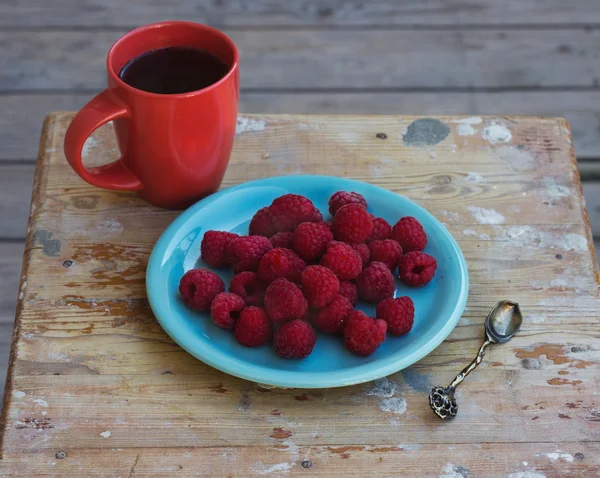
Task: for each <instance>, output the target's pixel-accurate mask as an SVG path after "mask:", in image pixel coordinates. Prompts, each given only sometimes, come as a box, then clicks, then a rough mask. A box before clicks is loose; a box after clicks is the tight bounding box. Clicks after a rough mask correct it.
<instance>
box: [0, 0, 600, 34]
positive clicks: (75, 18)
mask: <svg viewBox="0 0 600 478" xmlns="http://www.w3.org/2000/svg"><path fill="white" fill-rule="evenodd" d="M597 6H598V5H597V4H596V2H595V0H573V1H571V2H564V1H563V0H545V1H543V2H539V1H537V0H521V1H519V0H506V1H502V2H498V1H494V0H466V1H465V0H460V1H459V0H433V1H428V2H398V1H395V0H373V1H370V2H368V3H365V2H364V1H362V0H328V1H327V2H315V1H312V0H300V1H288V2H272V1H269V0H233V1H209V0H201V1H196V2H172V1H171V2H164V1H158V0H150V1H146V2H143V3H139V2H120V1H119V0H104V1H102V2H95V1H93V0H55V1H53V2H13V3H11V2H2V3H0V26H3V27H9V28H15V27H16V28H20V27H49V26H74V25H77V26H87V27H97V26H99V25H100V26H111V27H112V26H125V27H128V26H137V25H142V24H144V23H151V22H157V21H163V20H164V19H165V18H169V19H173V20H187V21H196V22H201V23H208V24H211V25H219V26H225V25H226V26H252V25H253V26H268V27H273V26H280V27H281V26H305V25H310V26H314V25H336V26H361V25H378V26H391V25H399V26H408V27H411V26H417V25H443V26H450V27H455V26H469V25H479V26H481V25H541V26H549V25H592V24H598V23H600V12H599V11H598V8H597Z"/></svg>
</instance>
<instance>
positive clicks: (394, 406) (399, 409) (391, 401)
mask: <svg viewBox="0 0 600 478" xmlns="http://www.w3.org/2000/svg"><path fill="white" fill-rule="evenodd" d="M379 409H380V410H381V411H382V412H386V413H396V414H398V415H402V414H403V413H404V412H406V400H404V399H403V398H397V397H396V398H384V399H383V400H381V402H379Z"/></svg>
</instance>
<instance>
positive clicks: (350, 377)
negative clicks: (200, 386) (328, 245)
mask: <svg viewBox="0 0 600 478" xmlns="http://www.w3.org/2000/svg"><path fill="white" fill-rule="evenodd" d="M340 190H345V191H356V192H359V193H360V194H362V195H363V196H364V197H365V198H366V199H367V202H368V203H369V210H370V211H371V212H372V213H373V214H376V215H377V216H381V217H383V218H385V219H386V220H387V221H389V222H390V223H392V224H394V223H395V222H396V221H397V220H398V219H399V218H400V217H402V216H414V217H416V218H417V219H418V220H419V221H421V224H423V227H424V228H425V231H426V233H427V237H428V241H427V248H426V249H425V252H427V253H429V254H432V255H433V256H435V258H436V259H437V261H438V269H437V272H436V275H435V277H434V279H433V281H432V282H430V283H429V284H427V285H426V286H425V287H421V288H416V289H412V288H410V287H406V286H405V285H403V284H402V283H401V282H400V281H398V280H396V296H402V295H408V296H410V297H411V298H412V299H413V301H414V303H415V310H416V312H415V323H414V326H413V328H412V330H411V331H410V332H409V333H408V334H406V335H404V336H402V337H391V336H389V335H388V337H387V339H386V341H385V342H384V343H383V344H382V345H381V346H380V347H379V348H378V349H377V351H376V352H375V353H373V354H372V355H371V356H369V357H357V356H355V355H353V354H351V353H350V352H348V351H347V350H346V349H345V348H344V344H343V341H342V340H341V339H340V338H339V337H330V336H327V335H325V334H322V333H319V334H318V339H317V344H316V345H315V348H314V350H313V352H312V354H311V355H309V356H308V357H307V358H305V359H304V360H284V359H281V358H279V357H278V356H277V355H276V354H275V352H274V351H273V348H272V347H271V346H270V345H265V346H263V347H260V348H256V349H250V348H246V347H242V346H241V345H239V344H238V343H237V342H236V340H235V338H234V336H233V334H232V333H231V332H228V331H225V330H222V329H220V328H218V327H217V326H216V325H214V323H213V322H212V320H211V319H210V317H209V314H203V313H198V312H194V311H192V310H190V309H188V308H187V307H186V306H185V305H184V303H183V302H182V301H181V299H180V298H179V294H178V291H177V288H178V285H179V280H180V279H181V276H183V274H184V273H185V272H186V271H188V270H189V269H193V268H195V267H207V266H206V264H204V263H203V262H202V260H201V259H200V258H199V257H200V241H201V240H202V236H203V235H204V232H205V231H207V230H210V229H217V230H224V231H232V232H236V233H238V234H247V233H248V224H249V222H250V219H251V218H252V216H253V215H254V213H255V212H256V211H257V210H258V209H260V208H261V207H263V206H266V205H269V204H270V203H271V201H273V199H275V198H276V197H278V196H281V195H283V194H286V193H296V194H302V195H305V196H307V197H309V198H310V199H311V200H312V201H313V202H314V204H315V205H316V206H317V207H318V208H319V209H320V210H321V212H322V213H323V216H324V217H328V216H329V214H328V212H327V211H328V208H327V202H328V200H329V197H330V196H331V195H332V194H333V193H334V192H336V191H340ZM215 272H216V273H218V274H219V275H220V276H221V278H222V279H223V280H224V281H225V283H226V284H228V283H229V281H230V280H231V277H232V275H233V274H232V272H230V271H226V270H215ZM146 288H147V292H148V299H149V301H150V305H151V307H152V310H153V311H154V314H155V315H156V318H157V319H158V321H159V322H160V324H161V325H162V327H163V328H164V329H165V331H166V332H167V333H168V334H169V335H170V336H171V337H172V338H173V340H175V342H177V343H178V344H179V345H180V346H181V347H183V348H184V349H185V350H187V351H188V352H189V353H190V354H192V355H193V356H194V357H196V358H198V359H200V360H202V361H203V362H205V363H207V364H208V365H211V366H212V367H215V368H217V369H219V370H222V371H223V372H226V373H228V374H231V375H235V376H236V377H241V378H244V379H247V380H252V381H254V382H258V383H263V384H269V385H275V386H279V387H295V388H327V387H342V386H346V385H352V384H356V383H362V382H366V381H369V380H374V379H376V378H379V377H384V376H386V375H389V374H391V373H394V372H397V371H398V370H402V369H403V368H406V367H408V366H409V365H411V364H413V363H415V362H416V361H418V360H420V359H422V358H423V357H425V356H426V355H427V354H428V353H430V352H431V351H432V350H433V349H435V348H436V347H437V346H438V345H439V344H440V343H441V342H442V341H443V340H444V339H445V338H446V337H447V336H448V335H449V334H450V332H451V331H452V329H454V326H455V325H456V323H457V322H458V319H459V318H460V316H461V314H462V312H463V310H464V307H465V303H466V300H467V292H468V289H469V277H468V273H467V266H466V264H465V259H464V257H463V254H462V252H461V250H460V248H459V247H458V244H457V243H456V241H455V240H454V239H453V237H452V236H451V235H450V233H449V232H448V231H447V230H446V228H445V227H444V226H443V225H442V224H441V223H440V222H439V221H438V220H437V219H436V218H435V217H433V216H432V215H431V214H430V213H428V212H427V211H426V210H425V209H423V208H422V207H421V206H418V205H417V204H415V203H414V202H412V201H410V200H409V199H407V198H405V197H403V196H399V195H398V194H395V193H393V192H391V191H388V190H386V189H382V188H380V187H377V186H373V185H371V184H367V183H363V182H359V181H353V180H349V179H341V178H335V177H328V176H285V177H274V178H268V179H261V180H258V181H252V182H249V183H245V184H241V185H239V186H235V187H232V188H229V189H225V190H223V191H220V192H218V193H216V194H213V195H212V196H209V197H207V198H205V199H203V200H201V201H199V202H198V203H196V204H195V205H193V206H192V207H190V208H189V209H188V210H186V211H185V212H183V213H182V214H181V215H180V216H179V217H178V218H177V219H176V220H175V221H173V223H172V224H171V225H170V226H169V227H168V228H167V230H166V231H165V232H164V233H163V235H162V236H161V237H160V239H159V240H158V242H157V243H156V246H155V247H154V250H153V251H152V255H151V256H150V262H149V264H148V270H147V273H146ZM359 308H361V309H363V310H364V311H365V312H367V313H368V314H369V315H375V314H374V312H375V311H374V307H372V306H367V305H365V304H359Z"/></svg>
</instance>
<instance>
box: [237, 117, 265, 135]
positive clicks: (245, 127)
mask: <svg viewBox="0 0 600 478" xmlns="http://www.w3.org/2000/svg"><path fill="white" fill-rule="evenodd" d="M266 126H267V122H266V121H265V120H263V119H260V118H249V117H247V116H238V119H237V125H236V128H235V133H236V134H243V133H250V132H255V131H264V130H265V128H266Z"/></svg>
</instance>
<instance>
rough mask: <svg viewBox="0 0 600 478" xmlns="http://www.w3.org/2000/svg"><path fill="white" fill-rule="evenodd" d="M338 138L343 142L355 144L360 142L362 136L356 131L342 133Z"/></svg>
mask: <svg viewBox="0 0 600 478" xmlns="http://www.w3.org/2000/svg"><path fill="white" fill-rule="evenodd" d="M338 137H339V138H340V139H341V140H343V141H348V142H350V143H355V142H358V140H360V135H359V134H358V133H356V132H354V131H341V132H340V133H339V134H338Z"/></svg>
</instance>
